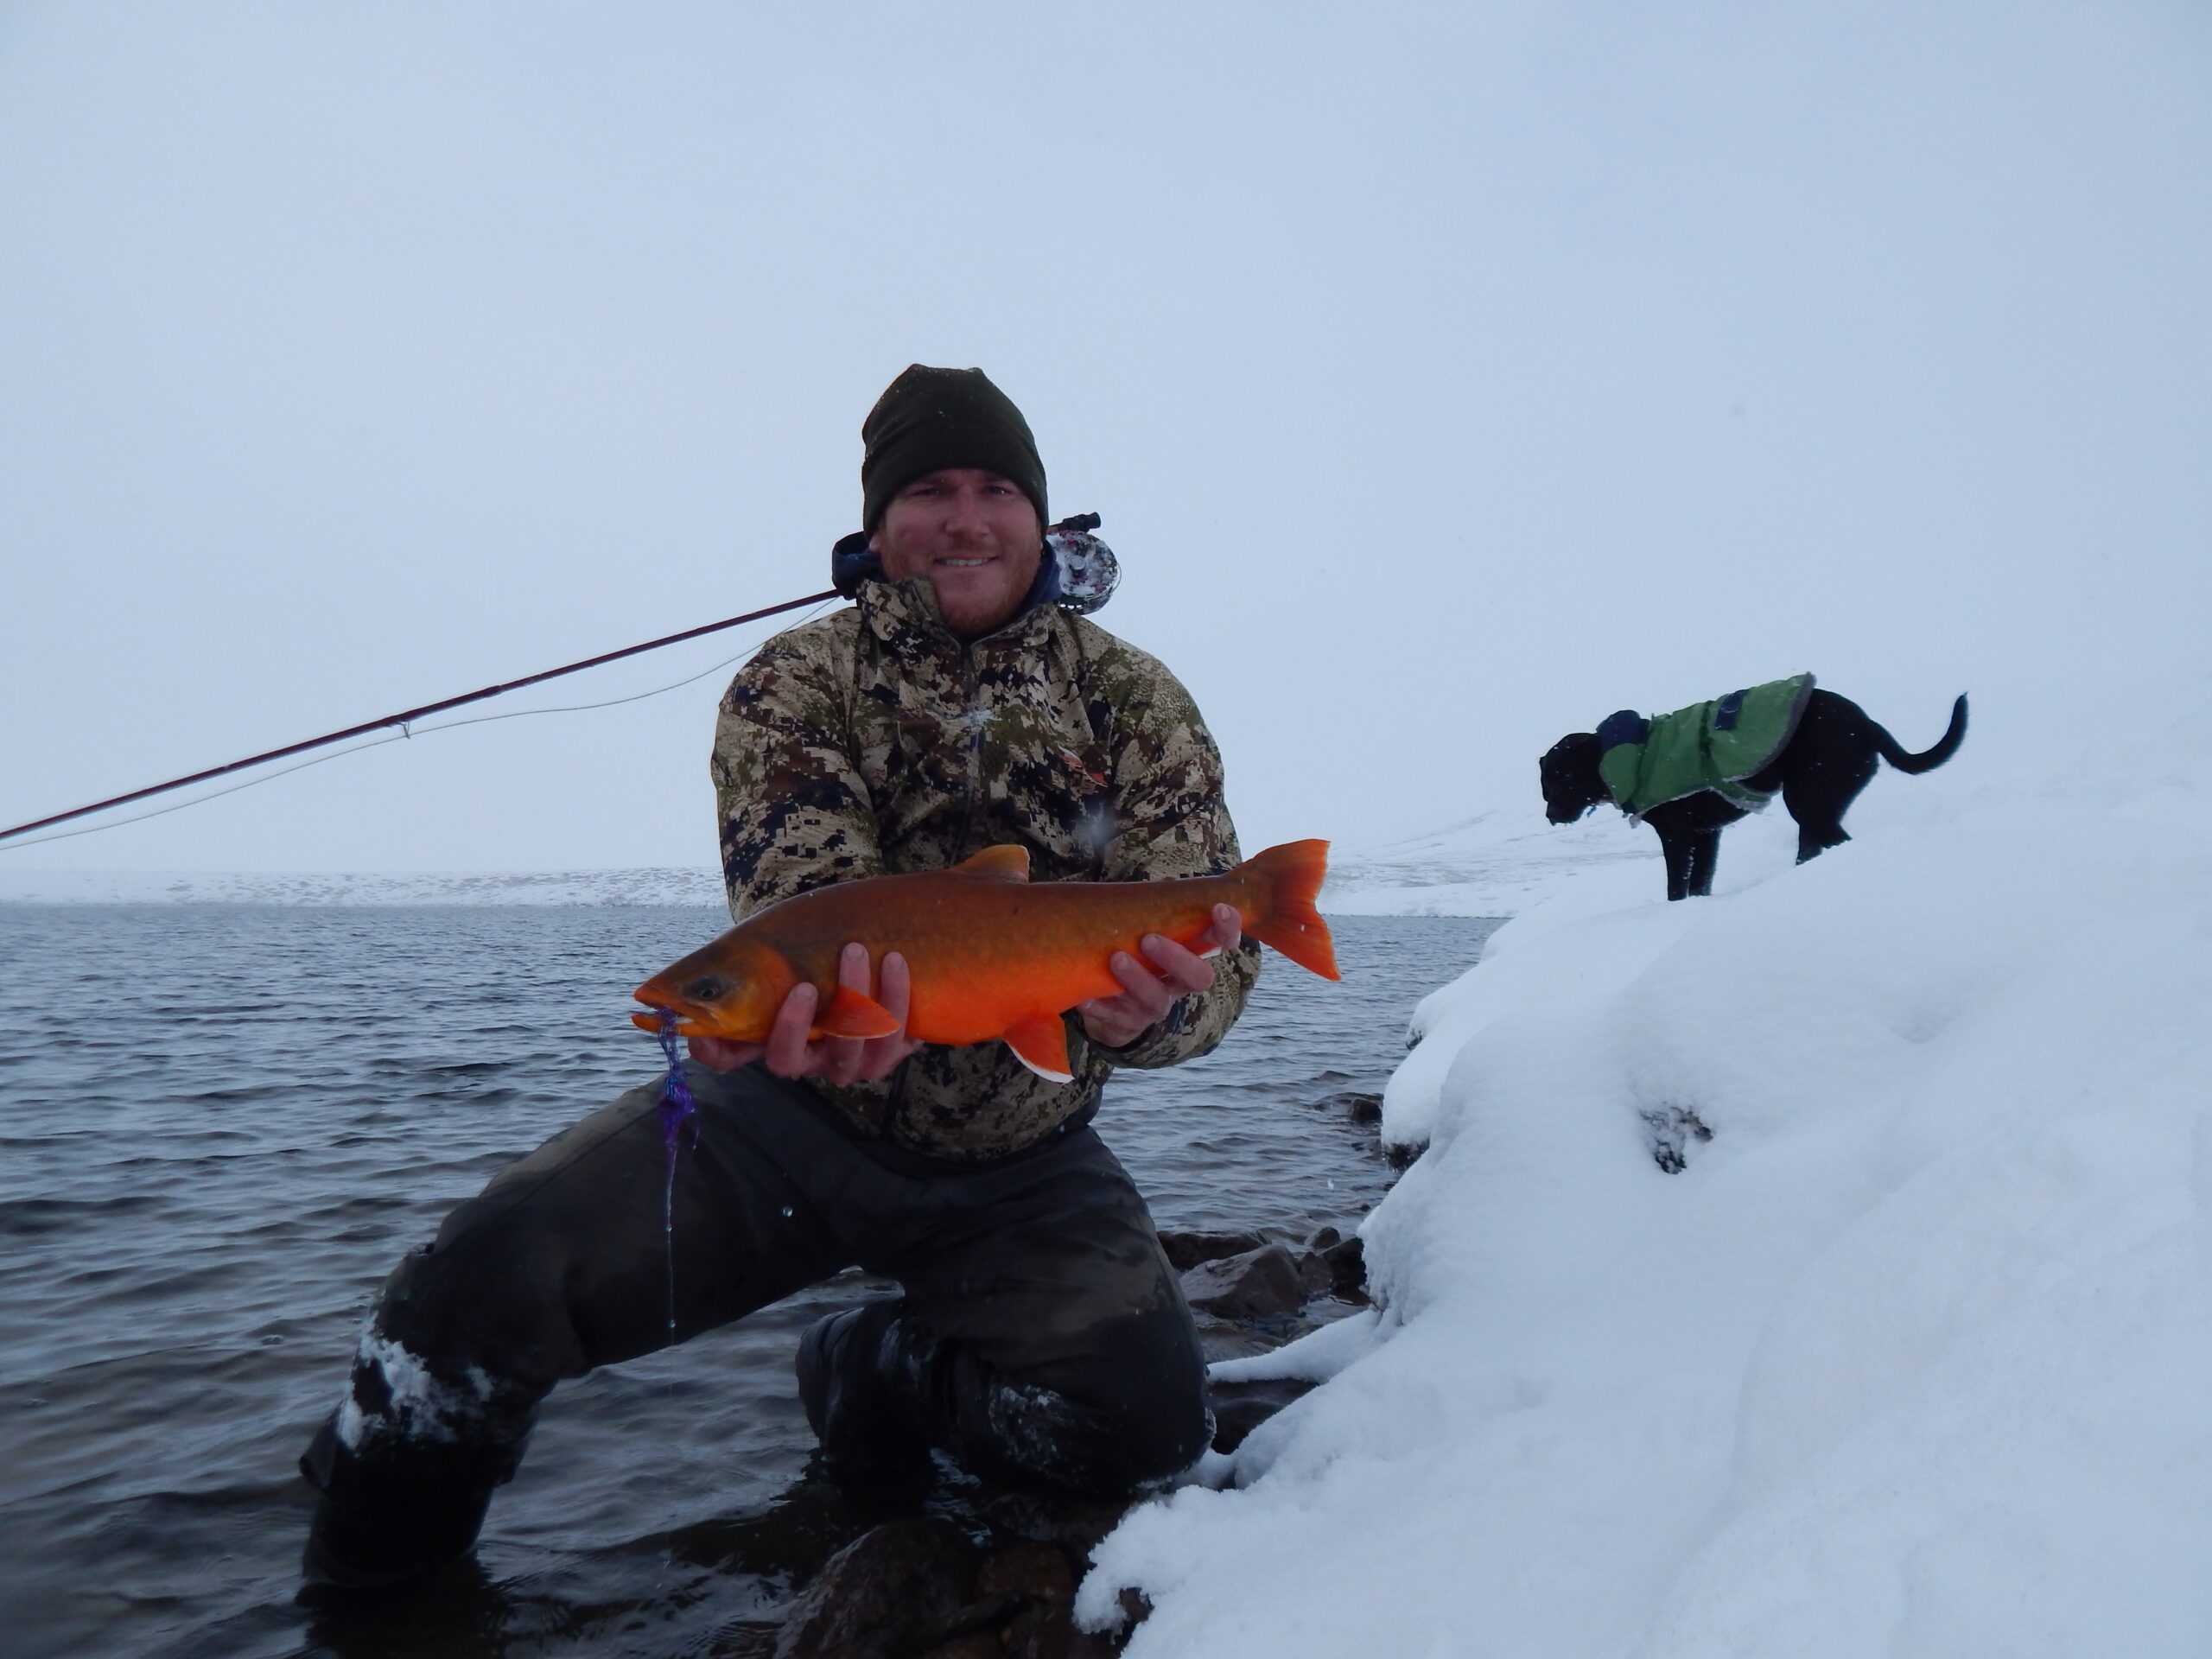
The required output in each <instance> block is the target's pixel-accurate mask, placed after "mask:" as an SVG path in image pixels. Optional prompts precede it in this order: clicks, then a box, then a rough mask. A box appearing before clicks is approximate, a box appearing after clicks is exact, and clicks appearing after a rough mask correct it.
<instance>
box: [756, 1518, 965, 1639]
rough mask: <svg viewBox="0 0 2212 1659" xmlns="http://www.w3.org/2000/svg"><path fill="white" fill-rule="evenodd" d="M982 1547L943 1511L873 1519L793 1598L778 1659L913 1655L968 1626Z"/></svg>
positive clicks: (785, 1621)
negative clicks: (964, 1623)
mask: <svg viewBox="0 0 2212 1659" xmlns="http://www.w3.org/2000/svg"><path fill="white" fill-rule="evenodd" d="M977 1556H978V1552H977V1550H976V1547H975V1546H974V1545H973V1544H971V1543H969V1541H968V1540H967V1538H966V1536H965V1535H963V1533H962V1532H961V1530H960V1529H959V1528H957V1527H956V1526H954V1525H953V1524H952V1522H950V1521H945V1520H942V1519H940V1518H938V1516H910V1517H908V1518H907V1519H906V1520H902V1521H890V1522H885V1523H884V1524H883V1525H881V1526H880V1527H872V1528H870V1529H868V1531H866V1532H864V1533H862V1534H861V1535H860V1536H859V1537H857V1538H855V1540H853V1541H852V1542H851V1543H849V1544H848V1545H846V1546H845V1547H844V1548H842V1549H841V1550H839V1551H838V1552H837V1553H836V1554H835V1555H832V1556H831V1557H830V1558H829V1562H828V1564H827V1565H825V1566H824V1567H823V1569H822V1571H821V1573H819V1574H818V1575H817V1577H816V1579H815V1580H814V1582H813V1583H812V1584H810V1585H809V1586H807V1589H806V1593H805V1594H804V1595H803V1596H801V1597H800V1598H799V1599H798V1600H797V1601H796V1602H794V1603H793V1604H792V1605H791V1611H790V1612H789V1613H788V1614H787V1615H786V1616H785V1620H784V1627H783V1629H782V1630H781V1631H780V1632H779V1634H778V1636H777V1638H776V1659H912V1656H914V1655H917V1654H921V1653H925V1652H926V1651H928V1649H930V1648H931V1647H932V1646H940V1645H942V1644H943V1643H944V1641H945V1640H946V1639H947V1638H948V1637H952V1636H954V1635H956V1634H960V1633H962V1632H961V1631H960V1630H959V1626H960V1625H961V1623H962V1621H961V1619H960V1618H959V1615H960V1614H961V1613H962V1612H963V1611H965V1610H967V1609H968V1608H969V1606H970V1605H971V1604H972V1603H973V1601H974V1599H975V1582H976V1567H977Z"/></svg>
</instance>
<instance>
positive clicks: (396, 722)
mask: <svg viewBox="0 0 2212 1659" xmlns="http://www.w3.org/2000/svg"><path fill="white" fill-rule="evenodd" d="M837 592H838V590H837V589H836V588H830V589H829V591H827V592H826V593H819V594H808V595H807V596H806V597H805V598H804V599H792V600H786V601H784V603H782V604H781V605H771V606H769V607H766V609H764V610H758V611H747V613H745V614H744V615H743V616H733V617H731V618H729V619H728V620H727V621H723V622H709V623H708V624H707V625H706V626H704V627H698V628H686V629H684V631H683V632H681V633H671V634H668V635H666V636H664V638H662V639H648V640H646V641H645V644H643V645H625V646H624V647H623V648H622V649H621V650H620V651H608V652H601V653H600V655H598V656H596V657H587V658H584V660H583V661H582V662H581V663H569V664H567V665H566V666H564V667H561V668H549V669H547V670H546V671H544V672H543V674H530V675H525V676H524V677H523V678H521V679H519V680H507V681H505V682H503V683H500V684H499V685H487V686H486V687H485V688H484V689H483V690H481V691H471V692H469V693H467V695H466V696H458V697H448V698H446V699H445V700H444V701H443V702H426V703H424V704H423V706H422V707H421V708H419V709H402V710H401V711H400V712H399V713H397V714H396V715H385V717H384V718H383V719H381V720H367V721H362V722H361V723H360V724H359V726H348V727H347V728H346V729H345V730H344V731H342V732H326V733H324V734H322V735H321V737H311V738H309V739H308V740H307V741H306V742H304V743H288V744H286V745H285V746H284V747H283V748H281V749H270V750H269V751H268V752H267V753H263V754H250V755H248V756H246V758H245V760H233V761H232V762H230V763H229V764H228V765H227V766H210V767H208V768H207V770H206V771H205V772H192V773H190V774H188V776H185V777H182V778H172V779H169V780H168V782H167V783H165V784H150V785H147V787H145V788H144V789H134V790H132V791H130V793H129V794H128V795H114V796H111V797H109V798H107V799H106V800H105V801H94V802H93V803H92V804H91V805H90V806H73V807H71V808H70V809H69V810H67V812H54V813H50V814H48V816H47V817H43V818H33V819H32V820H31V821H30V822H29V823H19V824H16V826H15V827H14V828H13V829H0V841H6V840H9V839H10V837H12V836H27V835H29V833H30V832H31V831H32V830H34V829H49V828H51V827H52V826H53V825H54V824H57V823H68V822H69V820H70V819H72V818H81V817H86V816H88V815H89V814H91V813H94V812H105V811H106V810H107V809H108V808H110V807H111V806H127V805H129V804H130V803H131V802H133V801H143V800H144V799H146V798H148V797H149V796H153V795H166V794H168V791H171V790H173V789H182V788H183V787H184V786H185V785H188V784H202V783H206V782H207V780H208V779H210V778H220V777H223V776H225V775H226V774H227V773H230V772H243V771H245V769H246V768H247V767H249V766H263V765H265V764H266V763H267V762H269V761H271V760H283V759H284V758H285V757H286V756H288V755H294V754H304V753H307V752H308V750H309V749H320V748H323V747H327V746H328V745H330V744H333V743H342V742H344V741H346V739H347V738H349V737H365V736H366V735H367V734H369V733H371V732H380V731H384V730H385V729H386V728H390V727H393V726H402V727H404V726H409V725H412V724H413V723H414V722H415V721H418V720H426V719H428V718H429V716H430V715H442V714H443V713H445V712H446V710H447V709H459V708H461V707H464V706H465V705H467V704H468V703H472V702H483V701H484V699H485V698H486V697H496V696H500V695H501V694H502V693H504V692H508V691H519V690H522V689H523V687H524V686H526V685H542V684H543V683H545V682H546V681H547V680H557V679H559V678H560V677H562V676H563V674H581V673H582V672H583V671H584V670H586V669H588V668H597V667H598V666H600V664H602V663H616V662H620V661H621V660H622V658H625V657H635V656H636V655H638V653H639V652H645V651H658V650H659V649H660V648H661V647H662V646H663V645H681V644H683V641H685V640H686V639H698V638H700V637H701V636H702V635H703V634H709V633H720V632H721V631H722V630H723V629H724V628H734V627H736V626H739V625H740V624H741V623H745V622H758V621H759V620H760V619H761V618H762V617H764V616H775V615H778V614H779V613H782V612H785V611H795V610H797V609H798V608H799V607H801V606H802V605H818V604H820V603H821V602H822V601H823V600H825V599H835V598H836V597H837Z"/></svg>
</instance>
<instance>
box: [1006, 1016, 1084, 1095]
mask: <svg viewBox="0 0 2212 1659" xmlns="http://www.w3.org/2000/svg"><path fill="white" fill-rule="evenodd" d="M1004 1035H1005V1038H1006V1046H1007V1047H1008V1048H1010V1049H1012V1050H1013V1051H1014V1058H1016V1059H1017V1060H1020V1062H1021V1063H1022V1064H1023V1065H1026V1066H1027V1067H1028V1068H1029V1069H1030V1070H1031V1071H1034V1072H1035V1073H1036V1074H1037V1075H1038V1076H1039V1077H1042V1078H1044V1079H1045V1081H1046V1082H1047V1083H1073V1082H1074V1081H1075V1073H1074V1072H1073V1071H1071V1070H1070V1069H1069V1066H1068V1028H1067V1027H1065V1026H1064V1025H1062V1024H1061V1023H1060V1017H1059V1015H1058V1014H1046V1015H1045V1016H1044V1017H1043V1018H1041V1019H1037V1020H1021V1021H1020V1022H1019V1023H1018V1024H1015V1025H1011V1026H1008V1027H1007V1028H1006V1031H1005V1033H1004Z"/></svg>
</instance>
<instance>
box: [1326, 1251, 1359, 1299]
mask: <svg viewBox="0 0 2212 1659" xmlns="http://www.w3.org/2000/svg"><path fill="white" fill-rule="evenodd" d="M1319 1261H1320V1262H1322V1263H1323V1264H1324V1265H1325V1266H1326V1267H1327V1268H1328V1269H1329V1289H1330V1292H1331V1294H1333V1295H1337V1296H1341V1297H1343V1298H1344V1300H1346V1301H1348V1302H1363V1301H1365V1300H1367V1247H1366V1245H1365V1244H1364V1243H1362V1242H1361V1241H1360V1240H1359V1239H1357V1238H1344V1239H1338V1241H1337V1242H1336V1243H1334V1244H1332V1245H1330V1246H1329V1248H1328V1249H1325V1250H1322V1251H1320V1252H1319Z"/></svg>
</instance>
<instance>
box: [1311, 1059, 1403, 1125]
mask: <svg viewBox="0 0 2212 1659" xmlns="http://www.w3.org/2000/svg"><path fill="white" fill-rule="evenodd" d="M1409 1046H1410V1045H1409ZM1329 1104H1330V1105H1332V1106H1334V1107H1337V1108H1338V1109H1340V1110H1342V1111H1343V1113H1344V1116H1346V1117H1348V1118H1350V1119H1351V1121H1352V1122H1355V1123H1380V1122H1382V1121H1383V1096H1380V1095H1364V1094H1344V1095H1332V1096H1330V1097H1329Z"/></svg>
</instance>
